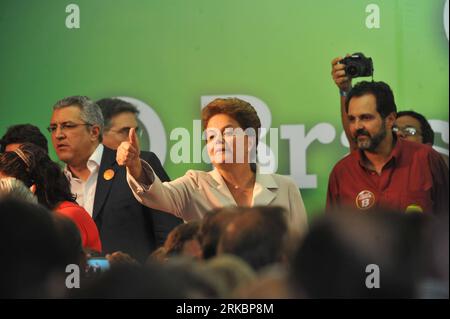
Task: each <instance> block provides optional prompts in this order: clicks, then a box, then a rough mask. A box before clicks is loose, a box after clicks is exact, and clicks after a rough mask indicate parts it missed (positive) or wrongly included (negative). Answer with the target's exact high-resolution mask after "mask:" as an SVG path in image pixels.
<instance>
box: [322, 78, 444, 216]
mask: <svg viewBox="0 0 450 319" xmlns="http://www.w3.org/2000/svg"><path fill="white" fill-rule="evenodd" d="M396 112H397V107H396V105H395V100H394V95H393V93H392V91H391V89H390V87H389V86H388V85H387V84H386V83H384V82H366V81H363V82H360V83H358V84H357V85H356V86H355V87H353V88H352V89H351V90H350V92H349V93H348V95H347V99H346V101H345V114H346V116H347V119H346V120H347V122H348V129H349V134H350V138H351V140H352V142H353V143H354V144H355V145H356V149H355V150H353V151H352V152H351V153H350V154H349V155H347V156H346V157H344V158H343V159H342V160H340V161H339V162H338V163H337V164H336V166H335V167H334V168H333V171H332V172H331V174H330V179H329V184H328V194H327V209H328V210H333V209H339V208H342V207H353V208H358V209H360V210H368V209H373V208H380V207H381V208H387V209H393V210H397V211H421V212H428V213H436V214H438V213H448V169H447V167H446V164H445V162H444V161H443V160H442V158H441V156H440V155H439V154H438V153H437V152H436V151H435V150H433V149H432V148H431V147H430V146H429V145H424V144H419V143H414V142H410V141H407V140H404V139H400V138H397V135H396V134H394V133H393V131H392V128H393V126H394V123H395V120H396Z"/></svg>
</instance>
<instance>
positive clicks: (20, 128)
mask: <svg viewBox="0 0 450 319" xmlns="http://www.w3.org/2000/svg"><path fill="white" fill-rule="evenodd" d="M23 143H31V144H34V145H37V146H39V147H41V148H42V149H43V150H44V151H45V153H48V143H47V139H46V138H45V136H44V134H42V133H41V131H40V130H39V128H38V127H36V126H34V125H31V124H18V125H14V126H10V127H9V128H8V130H7V131H6V133H5V135H3V137H2V138H1V139H0V152H4V151H5V149H6V146H8V145H10V144H23Z"/></svg>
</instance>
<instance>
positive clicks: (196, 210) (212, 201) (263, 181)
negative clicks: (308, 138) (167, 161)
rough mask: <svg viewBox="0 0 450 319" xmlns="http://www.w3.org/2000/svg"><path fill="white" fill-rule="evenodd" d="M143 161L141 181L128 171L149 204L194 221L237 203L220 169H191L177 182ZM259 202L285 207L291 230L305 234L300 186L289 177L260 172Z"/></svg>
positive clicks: (135, 189) (256, 200)
mask: <svg viewBox="0 0 450 319" xmlns="http://www.w3.org/2000/svg"><path fill="white" fill-rule="evenodd" d="M141 161H142V168H143V180H142V181H141V183H140V182H138V181H137V180H136V179H135V178H133V176H131V175H130V174H129V173H128V172H127V181H128V185H129V186H130V188H131V190H132V191H133V194H134V196H135V197H136V199H137V200H138V201H139V202H140V203H142V204H143V205H145V206H147V207H151V208H154V209H158V210H161V211H164V212H168V213H171V214H174V215H175V216H177V217H180V218H182V219H183V220H185V221H190V220H193V219H201V218H202V217H203V216H204V215H205V214H206V213H207V212H209V211H211V210H212V209H214V208H221V207H225V206H237V204H236V201H235V200H234V198H233V195H231V193H230V191H229V189H228V187H227V185H226V184H225V181H224V180H223V178H222V176H221V175H220V173H219V172H218V171H217V169H214V170H212V171H210V172H204V171H197V170H189V171H187V172H186V174H185V175H184V176H182V177H180V178H177V179H176V180H174V181H171V182H164V183H162V182H161V180H160V179H159V178H158V176H157V175H156V174H155V173H154V172H153V169H152V168H151V166H150V165H149V164H148V163H147V162H145V161H143V160H141ZM152 181H153V183H152ZM258 205H260V206H267V205H270V206H282V207H284V208H285V209H286V210H287V211H288V214H289V226H290V227H291V229H292V230H293V231H296V232H298V233H299V234H304V233H305V231H306V229H307V217H306V210H305V206H304V204H303V200H302V196H301V194H300V191H299V189H298V187H297V185H296V184H295V183H294V181H293V180H292V179H290V178H289V177H286V176H282V175H278V174H260V173H258V172H257V173H256V180H255V186H254V189H253V199H252V205H251V206H258Z"/></svg>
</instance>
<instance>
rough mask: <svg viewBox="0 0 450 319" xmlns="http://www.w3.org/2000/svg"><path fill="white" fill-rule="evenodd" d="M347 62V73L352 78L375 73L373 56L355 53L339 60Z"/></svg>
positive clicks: (342, 62)
mask: <svg viewBox="0 0 450 319" xmlns="http://www.w3.org/2000/svg"><path fill="white" fill-rule="evenodd" d="M339 63H341V64H345V74H346V75H347V76H349V77H352V78H358V77H361V76H372V75H373V63H372V59H371V58H366V57H365V56H364V54H362V53H353V54H352V55H351V56H348V57H345V58H343V59H342V60H341V61H339Z"/></svg>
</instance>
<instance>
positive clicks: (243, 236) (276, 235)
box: [218, 206, 289, 271]
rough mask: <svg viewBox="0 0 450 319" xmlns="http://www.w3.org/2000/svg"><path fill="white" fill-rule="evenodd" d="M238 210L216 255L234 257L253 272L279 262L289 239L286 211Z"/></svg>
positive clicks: (276, 208)
mask: <svg viewBox="0 0 450 319" xmlns="http://www.w3.org/2000/svg"><path fill="white" fill-rule="evenodd" d="M241 210H242V213H241V214H240V215H239V216H237V217H236V218H234V219H233V220H232V221H231V222H230V223H229V224H228V226H227V227H226V230H225V232H224V233H223V235H222V237H221V239H220V242H219V246H218V253H219V254H222V253H227V254H233V255H236V256H238V257H240V258H242V259H243V260H244V261H246V262H247V263H248V264H249V265H250V266H252V267H253V269H255V270H257V271H258V270H260V269H262V268H263V267H265V266H269V265H272V264H275V263H279V262H283V259H284V258H285V257H286V256H285V253H286V251H285V249H286V245H287V239H288V237H289V232H288V225H287V213H286V211H285V210H284V209H283V208H282V207H277V206H268V207H262V206H261V207H253V208H241Z"/></svg>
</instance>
